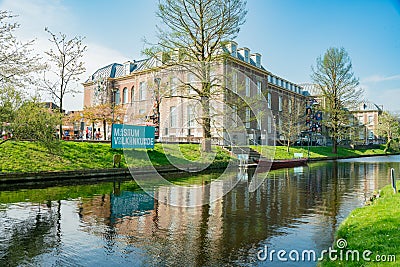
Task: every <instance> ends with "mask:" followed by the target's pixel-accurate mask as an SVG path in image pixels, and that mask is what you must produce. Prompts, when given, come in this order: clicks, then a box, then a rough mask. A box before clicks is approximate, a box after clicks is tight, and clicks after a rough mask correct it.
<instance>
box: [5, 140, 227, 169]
mask: <svg viewBox="0 0 400 267" xmlns="http://www.w3.org/2000/svg"><path fill="white" fill-rule="evenodd" d="M61 149H62V155H60V156H55V155H49V154H48V153H47V150H46V149H45V148H44V147H42V146H40V145H39V144H38V143H35V142H28V141H26V142H25V141H21V142H17V141H8V142H5V143H3V144H2V145H0V158H1V161H0V171H1V172H36V171H58V170H78V169H101V168H112V167H113V155H114V154H121V155H122V161H121V167H126V166H127V164H128V165H129V166H132V167H143V166H150V165H154V166H165V165H170V161H169V160H171V161H172V162H173V163H174V164H190V163H192V162H193V161H198V162H206V161H207V160H210V159H212V158H213V153H210V154H202V153H201V151H200V145H199V144H180V145H172V144H156V145H155V147H154V149H151V150H147V151H146V150H144V149H132V150H126V151H125V155H124V152H123V151H122V150H121V149H112V148H111V147H110V144H106V143H88V142H65V141H62V142H61ZM213 151H214V153H216V156H215V160H214V163H215V164H223V163H224V162H228V161H229V159H230V156H229V153H228V152H226V151H225V150H223V149H221V148H220V147H214V148H213ZM125 156H127V158H126V157H125ZM125 159H126V161H127V163H126V162H125Z"/></svg>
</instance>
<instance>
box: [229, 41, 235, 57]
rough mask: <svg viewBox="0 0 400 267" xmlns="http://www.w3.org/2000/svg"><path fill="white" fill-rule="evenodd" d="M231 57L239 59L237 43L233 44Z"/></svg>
mask: <svg viewBox="0 0 400 267" xmlns="http://www.w3.org/2000/svg"><path fill="white" fill-rule="evenodd" d="M230 52H231V56H233V57H237V55H236V53H237V45H236V44H235V43H231V51H230Z"/></svg>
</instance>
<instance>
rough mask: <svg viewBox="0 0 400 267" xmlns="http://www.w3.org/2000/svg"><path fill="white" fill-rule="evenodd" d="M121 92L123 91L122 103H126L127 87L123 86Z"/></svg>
mask: <svg viewBox="0 0 400 267" xmlns="http://www.w3.org/2000/svg"><path fill="white" fill-rule="evenodd" d="M122 92H123V95H124V96H123V100H122V101H123V103H124V104H126V103H128V88H126V87H125V88H124V90H123V91H122Z"/></svg>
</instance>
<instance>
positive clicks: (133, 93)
mask: <svg viewBox="0 0 400 267" xmlns="http://www.w3.org/2000/svg"><path fill="white" fill-rule="evenodd" d="M134 96H135V86H132V89H131V103H133V101H135V97H134Z"/></svg>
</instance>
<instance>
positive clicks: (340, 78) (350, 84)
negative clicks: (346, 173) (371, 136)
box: [311, 48, 362, 153]
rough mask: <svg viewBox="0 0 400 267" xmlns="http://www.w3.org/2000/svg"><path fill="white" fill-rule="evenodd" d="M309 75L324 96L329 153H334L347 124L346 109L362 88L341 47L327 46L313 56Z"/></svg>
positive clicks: (360, 93) (353, 104) (357, 99)
mask: <svg viewBox="0 0 400 267" xmlns="http://www.w3.org/2000/svg"><path fill="white" fill-rule="evenodd" d="M311 78H312V80H313V81H314V83H315V84H316V86H317V87H318V88H319V89H320V90H321V92H322V96H323V97H324V99H325V107H324V108H325V114H327V115H328V116H325V118H326V119H325V120H324V122H325V125H326V126H327V128H328V129H329V131H330V136H331V138H332V143H333V146H332V153H337V143H338V140H339V138H340V137H341V136H342V135H343V129H344V128H345V127H344V126H345V125H346V124H347V119H348V109H349V108H352V107H354V106H355V105H356V104H357V102H358V101H359V100H360V97H361V95H362V90H361V89H359V88H358V85H359V80H358V79H357V78H355V77H354V73H353V70H352V64H351V60H350V57H349V55H348V53H347V52H346V51H345V50H344V48H329V49H328V50H327V51H326V52H325V54H324V56H323V57H318V58H317V63H316V66H315V67H314V66H313V67H312V74H311Z"/></svg>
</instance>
